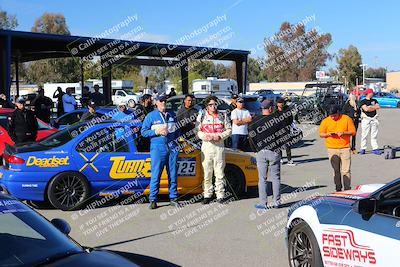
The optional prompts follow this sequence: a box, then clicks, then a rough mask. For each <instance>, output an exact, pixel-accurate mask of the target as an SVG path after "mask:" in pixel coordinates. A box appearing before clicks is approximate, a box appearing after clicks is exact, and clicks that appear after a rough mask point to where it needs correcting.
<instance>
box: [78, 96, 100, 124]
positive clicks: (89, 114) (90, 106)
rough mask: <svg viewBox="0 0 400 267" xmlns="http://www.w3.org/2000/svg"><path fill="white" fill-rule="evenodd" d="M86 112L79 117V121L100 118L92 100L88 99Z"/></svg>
mask: <svg viewBox="0 0 400 267" xmlns="http://www.w3.org/2000/svg"><path fill="white" fill-rule="evenodd" d="M87 107H88V112H86V113H84V114H83V115H82V117H81V119H80V121H81V122H84V121H91V120H93V119H96V118H100V116H99V115H98V114H97V113H96V105H95V104H94V102H92V101H90V102H89V103H88V104H87Z"/></svg>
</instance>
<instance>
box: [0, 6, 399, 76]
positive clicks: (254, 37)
mask: <svg viewBox="0 0 400 267" xmlns="http://www.w3.org/2000/svg"><path fill="white" fill-rule="evenodd" d="M0 8H1V9H3V10H5V11H7V12H9V13H10V14H14V15H16V16H17V18H18V22H19V26H18V28H17V30H21V31H30V29H31V27H32V25H33V24H34V21H35V19H36V18H38V17H39V16H41V15H42V14H43V13H44V12H55V13H58V12H59V13H63V14H64V16H65V17H66V19H67V24H68V26H69V29H70V31H71V33H72V34H73V35H83V36H94V35H96V34H100V33H102V32H103V31H105V30H107V29H109V28H110V27H112V26H114V25H117V24H118V23H120V22H121V21H123V20H124V19H126V18H127V17H128V16H134V15H136V14H137V15H138V20H137V21H135V22H132V23H130V24H129V25H128V26H126V27H123V28H122V29H121V30H120V31H119V32H118V33H114V34H113V35H111V36H109V37H113V38H118V37H119V35H121V34H124V33H126V32H128V31H130V30H132V29H134V28H135V27H138V26H140V29H141V34H142V35H141V36H142V38H143V39H142V40H144V41H156V42H164V43H165V42H174V41H175V40H177V39H179V38H180V37H182V36H184V35H185V34H189V33H191V32H193V31H194V30H195V29H197V28H199V27H201V26H203V25H206V24H207V23H208V22H210V21H211V20H213V19H215V18H216V17H217V16H223V15H226V21H221V22H220V23H219V24H218V25H217V26H214V27H211V28H210V29H209V30H208V31H207V33H203V34H201V35H198V36H196V37H194V38H192V39H189V40H187V41H185V44H189V45H192V44H196V43H197V42H198V41H199V40H202V39H204V38H207V37H208V36H209V35H210V34H212V33H216V32H218V31H220V30H222V29H224V28H225V27H227V26H229V27H230V29H231V32H233V35H231V36H230V37H229V38H228V40H227V41H226V42H224V45H225V44H226V45H227V46H228V47H229V48H233V49H243V50H251V49H252V48H256V47H257V45H258V44H260V43H262V41H263V39H264V38H265V37H270V36H273V35H274V33H276V32H277V31H278V29H279V26H280V25H281V23H282V22H283V21H289V22H291V23H297V22H299V21H301V20H302V19H304V18H306V17H307V16H312V15H315V21H311V22H309V23H308V24H307V27H308V28H311V27H318V28H319V29H320V30H322V31H323V32H329V33H331V34H332V39H333V43H332V45H331V46H330V47H329V52H330V53H335V52H337V51H338V49H340V48H345V47H348V46H349V45H351V44H352V45H355V46H356V47H357V48H358V49H359V51H360V53H361V55H362V58H363V63H366V64H368V65H369V66H371V67H376V66H382V67H388V69H389V70H400V53H399V52H400V27H399V22H400V15H399V12H400V2H398V1H396V0H390V1H389V0H387V1H385V0H382V1H379V2H378V1H372V0H368V1H355V0H354V1H351V0H347V1H346V0H336V1H318V0H308V1H298V0H293V1H285V0H281V1H266V0H264V1H263V0H232V1H229V0H212V1H211V0H201V1H188V0H187V1H183V0H182V1H178V0H170V1H134V0H118V1H117V0H114V1H105V0H96V1H93V0H92V1H89V0H87V1H86V0H80V1H76V0H68V1H66V0H65V1H53V0H36V1H32V0H18V1H16V0H0ZM263 55H265V53H264V51H263V50H257V49H256V52H255V53H252V56H263ZM329 65H330V66H333V65H335V62H330V63H329Z"/></svg>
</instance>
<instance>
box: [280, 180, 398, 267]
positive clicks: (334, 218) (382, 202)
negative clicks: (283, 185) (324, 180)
mask: <svg viewBox="0 0 400 267" xmlns="http://www.w3.org/2000/svg"><path fill="white" fill-rule="evenodd" d="M399 221H400V178H399V179H397V180H394V181H393V182H390V183H388V184H386V185H385V184H373V185H363V186H358V187H357V188H356V189H355V190H349V191H343V192H336V193H333V194H330V195H327V196H319V197H316V198H313V199H308V200H303V201H301V202H299V203H297V204H295V205H293V206H292V207H291V208H290V209H289V213H288V222H287V226H286V230H287V235H286V236H287V245H288V256H289V265H290V266H291V267H294V266H296V267H297V266H394V265H396V262H397V261H398V255H397V253H398V252H399V248H400V231H399V226H400V223H399ZM393 264H394V265H393Z"/></svg>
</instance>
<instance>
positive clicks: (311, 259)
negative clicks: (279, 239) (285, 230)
mask: <svg viewBox="0 0 400 267" xmlns="http://www.w3.org/2000/svg"><path fill="white" fill-rule="evenodd" d="M288 244H289V247H288V256H289V266H291V267H302V266H310V267H320V266H321V267H322V266H324V265H323V263H322V257H321V252H320V250H319V246H318V242H317V239H316V238H315V236H314V234H313V232H312V230H311V228H310V226H308V224H307V223H305V222H304V221H299V223H297V224H296V225H295V226H294V227H293V229H292V230H291V231H290V233H289V238H288Z"/></svg>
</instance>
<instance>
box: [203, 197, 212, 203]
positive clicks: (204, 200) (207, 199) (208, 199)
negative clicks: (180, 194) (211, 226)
mask: <svg viewBox="0 0 400 267" xmlns="http://www.w3.org/2000/svg"><path fill="white" fill-rule="evenodd" d="M211 200H212V199H211V197H205V198H204V199H203V202H202V203H203V204H204V205H207V204H210V202H211Z"/></svg>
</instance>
